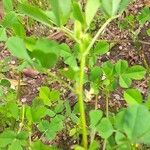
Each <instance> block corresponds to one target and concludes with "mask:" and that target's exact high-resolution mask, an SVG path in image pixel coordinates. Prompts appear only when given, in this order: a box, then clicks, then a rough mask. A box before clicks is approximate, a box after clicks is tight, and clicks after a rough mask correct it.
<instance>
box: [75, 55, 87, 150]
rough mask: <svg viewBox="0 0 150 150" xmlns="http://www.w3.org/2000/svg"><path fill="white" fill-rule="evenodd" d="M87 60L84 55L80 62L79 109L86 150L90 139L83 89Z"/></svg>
mask: <svg viewBox="0 0 150 150" xmlns="http://www.w3.org/2000/svg"><path fill="white" fill-rule="evenodd" d="M85 60H86V57H85V56H83V55H82V57H81V62H80V81H79V87H78V89H77V90H78V96H79V100H78V103H79V109H80V115H81V116H80V117H81V125H82V136H83V137H82V138H83V141H82V142H83V146H84V148H85V150H87V148H88V140H87V128H86V119H85V117H86V116H85V109H84V95H83V93H84V90H83V84H84V68H85Z"/></svg>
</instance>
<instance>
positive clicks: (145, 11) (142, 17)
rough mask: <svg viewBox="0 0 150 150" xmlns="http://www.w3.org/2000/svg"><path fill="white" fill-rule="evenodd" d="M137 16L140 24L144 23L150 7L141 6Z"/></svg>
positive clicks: (148, 18) (148, 16) (149, 12)
mask: <svg viewBox="0 0 150 150" xmlns="http://www.w3.org/2000/svg"><path fill="white" fill-rule="evenodd" d="M137 18H138V21H139V23H140V24H141V25H144V24H145V23H146V22H147V21H149V20H150V9H149V7H145V8H143V9H142V11H141V12H140V14H139V15H138V17H137Z"/></svg>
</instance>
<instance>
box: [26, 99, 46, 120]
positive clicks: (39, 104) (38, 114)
mask: <svg viewBox="0 0 150 150" xmlns="http://www.w3.org/2000/svg"><path fill="white" fill-rule="evenodd" d="M47 111H48V110H47V108H46V107H45V106H44V104H43V101H41V99H35V100H34V101H33V103H32V106H31V107H29V106H28V107H26V118H27V120H28V121H29V122H30V123H32V122H35V123H37V122H40V121H41V118H43V117H44V116H46V115H47Z"/></svg>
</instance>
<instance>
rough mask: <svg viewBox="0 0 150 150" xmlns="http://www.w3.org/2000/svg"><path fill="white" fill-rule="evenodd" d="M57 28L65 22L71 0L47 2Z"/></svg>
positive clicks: (51, 0)
mask: <svg viewBox="0 0 150 150" xmlns="http://www.w3.org/2000/svg"><path fill="white" fill-rule="evenodd" d="M49 1H50V4H51V7H52V11H53V13H54V16H55V20H56V24H57V25H58V26H61V25H64V24H65V23H66V22H67V19H68V17H69V14H70V11H71V0H65V1H64V0H49Z"/></svg>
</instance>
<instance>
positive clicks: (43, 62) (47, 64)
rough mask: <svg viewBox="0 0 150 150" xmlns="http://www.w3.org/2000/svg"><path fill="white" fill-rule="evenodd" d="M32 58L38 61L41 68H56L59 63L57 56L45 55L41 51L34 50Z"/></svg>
mask: <svg viewBox="0 0 150 150" xmlns="http://www.w3.org/2000/svg"><path fill="white" fill-rule="evenodd" d="M32 56H33V58H36V59H37V61H38V63H39V65H40V67H43V68H47V69H50V68H52V67H54V65H55V64H56V62H57V56H56V54H54V53H44V52H43V51H40V50H34V51H33V52H32Z"/></svg>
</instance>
